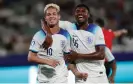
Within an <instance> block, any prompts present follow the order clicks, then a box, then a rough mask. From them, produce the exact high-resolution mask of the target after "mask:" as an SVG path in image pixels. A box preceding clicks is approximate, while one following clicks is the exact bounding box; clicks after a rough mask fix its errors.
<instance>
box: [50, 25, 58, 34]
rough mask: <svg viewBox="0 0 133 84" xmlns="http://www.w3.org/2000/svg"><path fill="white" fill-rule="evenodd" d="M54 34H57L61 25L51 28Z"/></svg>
mask: <svg viewBox="0 0 133 84" xmlns="http://www.w3.org/2000/svg"><path fill="white" fill-rule="evenodd" d="M50 31H51V33H52V34H57V33H58V32H59V31H60V28H59V25H56V26H54V27H52V28H50Z"/></svg>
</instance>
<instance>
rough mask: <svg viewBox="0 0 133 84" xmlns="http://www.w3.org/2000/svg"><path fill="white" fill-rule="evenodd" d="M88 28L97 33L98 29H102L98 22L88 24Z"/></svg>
mask: <svg viewBox="0 0 133 84" xmlns="http://www.w3.org/2000/svg"><path fill="white" fill-rule="evenodd" d="M87 30H88V31H89V32H92V33H94V34H95V33H96V32H98V31H102V28H101V27H100V26H98V25H97V24H94V23H91V24H89V25H88V28H87Z"/></svg>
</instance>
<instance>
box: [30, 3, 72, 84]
mask: <svg viewBox="0 0 133 84" xmlns="http://www.w3.org/2000/svg"><path fill="white" fill-rule="evenodd" d="M44 20H45V21H44V22H45V23H44V24H45V26H47V28H49V29H50V32H51V34H52V35H51V36H52V40H51V42H52V44H51V45H50V46H49V47H46V46H45V43H44V44H43V42H44V41H45V40H46V39H48V38H47V37H46V36H48V35H47V34H48V33H47V32H45V31H43V30H42V29H41V30H40V31H38V32H37V33H36V34H35V35H34V37H33V39H32V41H31V45H30V48H29V54H28V61H30V62H35V63H38V75H37V80H38V82H39V83H67V76H68V69H67V66H66V64H65V60H64V54H63V53H64V52H65V53H69V52H70V44H69V43H70V42H69V40H70V36H69V33H68V32H67V31H66V30H64V29H63V28H60V27H59V24H58V22H59V20H60V8H59V6H58V5H56V4H47V5H46V6H45V8H44Z"/></svg>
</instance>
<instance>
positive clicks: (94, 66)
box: [59, 4, 108, 83]
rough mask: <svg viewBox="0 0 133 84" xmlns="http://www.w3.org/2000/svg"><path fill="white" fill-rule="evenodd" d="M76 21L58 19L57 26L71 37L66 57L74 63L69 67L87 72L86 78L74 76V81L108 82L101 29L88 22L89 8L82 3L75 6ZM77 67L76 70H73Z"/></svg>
mask: <svg viewBox="0 0 133 84" xmlns="http://www.w3.org/2000/svg"><path fill="white" fill-rule="evenodd" d="M74 14H75V19H76V23H70V22H68V21H65V22H64V21H60V22H59V26H61V27H63V28H66V29H67V30H68V31H69V33H70V35H71V37H72V40H71V43H72V44H71V48H72V50H73V51H71V54H70V55H68V57H67V59H68V60H69V61H72V62H74V63H75V65H76V66H75V65H74V64H70V65H69V68H70V69H71V70H72V72H73V73H74V74H75V71H76V72H77V71H79V72H81V73H82V72H84V73H87V74H88V77H87V79H86V80H83V79H81V78H78V77H76V83H108V79H107V76H106V73H105V66H104V56H105V51H104V48H105V42H104V36H103V33H102V30H101V28H100V27H99V26H97V25H95V24H88V18H90V10H89V8H88V7H87V6H86V5H84V4H79V5H78V6H76V8H75V13H74ZM75 68H77V70H75Z"/></svg>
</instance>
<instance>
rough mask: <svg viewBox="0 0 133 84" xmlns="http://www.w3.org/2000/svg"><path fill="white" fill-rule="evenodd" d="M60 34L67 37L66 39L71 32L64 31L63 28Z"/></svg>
mask: <svg viewBox="0 0 133 84" xmlns="http://www.w3.org/2000/svg"><path fill="white" fill-rule="evenodd" d="M58 34H61V35H63V36H65V37H68V36H69V32H68V31H67V30H65V29H62V28H60V31H59V33H58Z"/></svg>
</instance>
